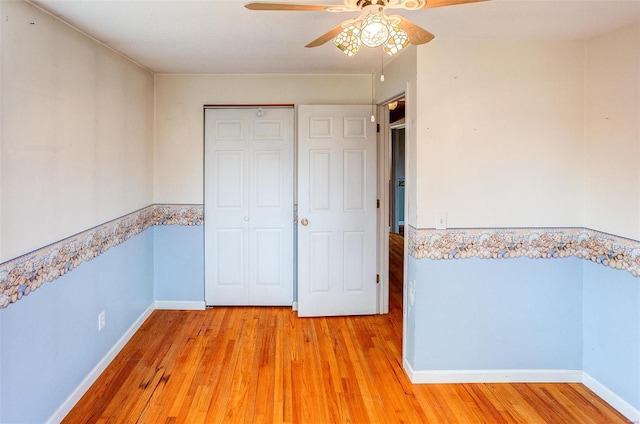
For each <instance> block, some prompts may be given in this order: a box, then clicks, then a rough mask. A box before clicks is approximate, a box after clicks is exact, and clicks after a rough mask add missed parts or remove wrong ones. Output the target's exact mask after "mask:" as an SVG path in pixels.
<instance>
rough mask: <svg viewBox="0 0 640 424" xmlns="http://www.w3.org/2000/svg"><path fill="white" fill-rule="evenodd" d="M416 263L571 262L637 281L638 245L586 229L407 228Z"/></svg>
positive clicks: (633, 241)
mask: <svg viewBox="0 0 640 424" xmlns="http://www.w3.org/2000/svg"><path fill="white" fill-rule="evenodd" d="M407 233H408V234H407V236H408V238H409V240H408V241H409V248H408V249H409V251H408V254H409V255H411V256H413V257H414V258H416V259H421V258H429V259H448V260H453V259H464V258H472V257H476V258H481V259H502V258H519V257H525V256H526V257H528V258H535V259H552V258H567V257H576V258H580V259H585V260H589V261H592V262H595V263H598V264H602V265H604V266H608V267H610V268H614V269H619V270H625V271H628V272H630V273H631V274H632V275H633V276H634V277H639V276H640V242H639V241H636V240H631V239H627V238H624V237H618V236H614V235H611V234H607V233H602V232H600V231H595V230H591V229H588V228H485V229H448V230H433V229H416V228H413V227H411V226H409V227H408V231H407Z"/></svg>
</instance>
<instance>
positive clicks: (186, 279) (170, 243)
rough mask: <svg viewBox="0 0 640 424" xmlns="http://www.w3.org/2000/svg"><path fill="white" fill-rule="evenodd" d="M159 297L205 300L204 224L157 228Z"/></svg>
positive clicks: (159, 299) (156, 284)
mask: <svg viewBox="0 0 640 424" xmlns="http://www.w3.org/2000/svg"><path fill="white" fill-rule="evenodd" d="M153 231H154V237H155V243H154V258H155V261H154V263H155V265H154V268H155V269H154V276H155V300H158V301H172V302H175V301H189V302H196V301H197V302H203V304H204V226H202V225H199V226H185V225H160V226H156V227H154V228H153Z"/></svg>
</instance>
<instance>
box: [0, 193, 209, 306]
mask: <svg viewBox="0 0 640 424" xmlns="http://www.w3.org/2000/svg"><path fill="white" fill-rule="evenodd" d="M203 222H204V209H203V206H202V205H151V206H147V207H146V208H144V209H140V210H138V211H136V212H133V213H130V214H128V215H125V216H123V217H120V218H117V219H114V220H113V221H109V222H107V223H106V224H103V225H100V226H97V227H94V228H91V229H90V230H87V231H83V232H82V233H79V234H76V235H75V236H72V237H68V238H66V239H63V240H60V241H58V242H56V243H53V244H51V245H49V246H46V247H43V248H41V249H38V250H35V251H33V252H31V253H28V254H26V255H23V256H19V257H17V258H15V259H12V260H10V261H8V262H4V263H1V264H0V309H1V308H6V307H7V306H9V305H10V304H11V303H13V302H17V301H18V300H20V299H22V297H23V296H26V295H28V294H29V293H31V292H32V291H34V290H36V289H37V288H38V287H40V286H41V285H42V284H43V283H45V282H48V281H53V280H55V279H57V278H59V277H61V276H63V275H65V274H66V273H67V272H69V271H71V270H72V269H74V268H76V267H77V266H78V265H80V264H82V263H83V262H86V261H90V260H91V259H93V258H95V257H97V256H99V255H101V254H102V253H104V252H106V251H107V250H109V249H110V248H112V247H114V246H117V245H119V244H121V243H123V242H125V241H127V240H129V239H130V238H131V237H133V236H135V235H137V234H140V233H141V232H143V231H144V230H146V229H148V228H150V227H152V226H154V225H202V224H203Z"/></svg>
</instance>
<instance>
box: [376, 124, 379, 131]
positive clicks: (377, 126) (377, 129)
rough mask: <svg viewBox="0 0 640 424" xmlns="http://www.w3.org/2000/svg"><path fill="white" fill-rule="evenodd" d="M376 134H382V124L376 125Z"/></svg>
mask: <svg viewBox="0 0 640 424" xmlns="http://www.w3.org/2000/svg"><path fill="white" fill-rule="evenodd" d="M376 132H377V133H379V132H380V124H376Z"/></svg>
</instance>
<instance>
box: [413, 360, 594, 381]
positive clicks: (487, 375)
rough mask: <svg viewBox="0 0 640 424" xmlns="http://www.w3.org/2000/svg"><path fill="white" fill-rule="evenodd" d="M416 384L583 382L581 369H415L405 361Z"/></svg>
mask: <svg viewBox="0 0 640 424" xmlns="http://www.w3.org/2000/svg"><path fill="white" fill-rule="evenodd" d="M404 368H405V371H406V372H407V375H408V376H409V379H410V380H411V382H412V383H414V384H430V383H516V382H517V383H581V382H582V371H581V370H442V371H414V370H413V369H412V368H411V366H410V365H409V364H408V363H407V361H404Z"/></svg>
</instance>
